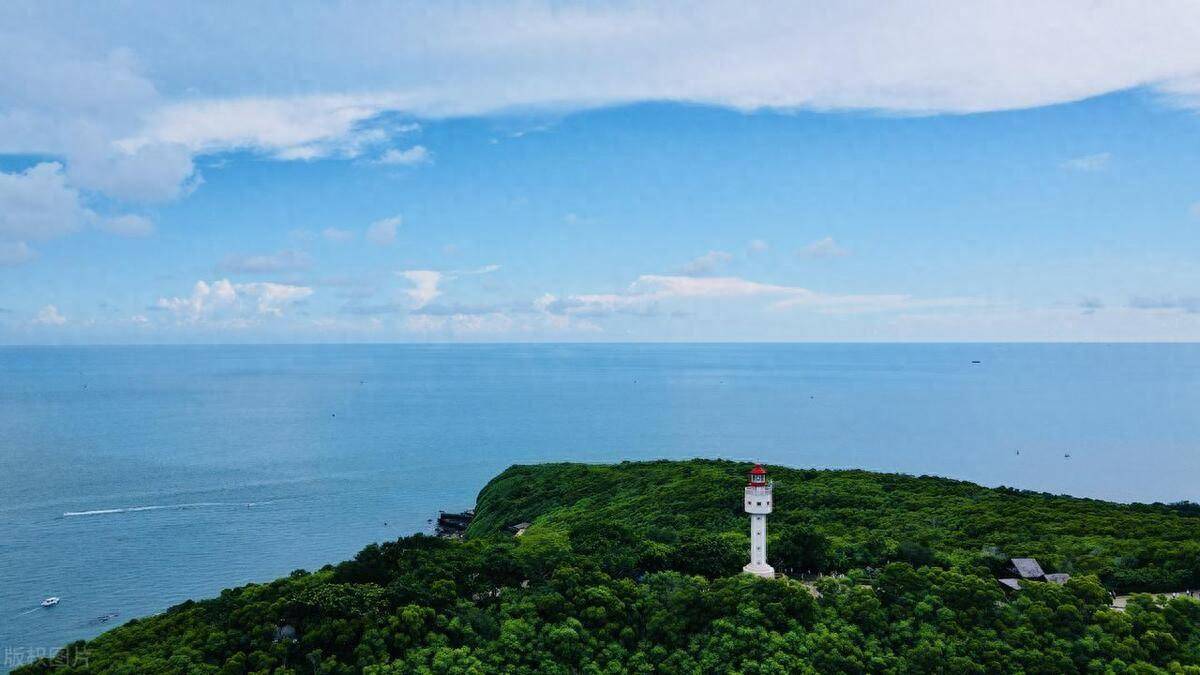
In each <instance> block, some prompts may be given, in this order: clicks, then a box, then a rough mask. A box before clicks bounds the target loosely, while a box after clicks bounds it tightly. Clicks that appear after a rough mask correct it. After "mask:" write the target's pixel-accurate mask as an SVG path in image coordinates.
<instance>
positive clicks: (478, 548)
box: [20, 460, 1200, 674]
mask: <svg viewBox="0 0 1200 675" xmlns="http://www.w3.org/2000/svg"><path fill="white" fill-rule="evenodd" d="M747 468H748V467H747V466H746V465H744V464H738V463H733V462H725V461H716V460H692V461H686V462H643V463H623V464H618V465H607V466H595V465H581V464H550V465H539V466H516V467H512V468H510V469H508V470H507V471H505V472H503V473H502V474H500V475H499V476H497V477H496V478H495V479H493V480H492V481H491V482H490V483H489V484H488V485H487V486H486V487H485V488H484V489H483V491H482V492H481V493H480V495H479V499H478V505H477V515H476V518H475V520H474V522H473V523H472V524H471V526H470V528H469V530H468V532H467V537H466V538H465V539H464V540H461V541H458V540H445V539H437V538H433V537H428V536H423V535H414V536H411V537H405V538H403V539H400V540H398V541H394V542H388V543H384V544H372V545H370V546H367V547H366V548H364V549H363V550H362V551H361V552H360V553H359V554H358V555H357V556H356V557H355V558H354V559H353V560H350V561H346V562H343V563H341V564H338V565H335V566H327V567H325V568H323V569H321V570H318V571H316V572H312V573H309V572H304V571H297V572H294V573H293V574H292V575H291V576H290V577H287V578H284V579H279V580H276V581H273V582H270V583H266V584H251V585H247V586H243V587H241V588H237V589H231V590H226V591H224V592H222V593H221V595H220V596H219V597H217V598H212V599H209V600H203V601H199V602H192V601H189V602H186V603H183V604H181V605H178V606H176V607H173V608H172V609H170V610H168V611H167V612H165V613H163V614H161V615H158V616H154V617H150V618H147V619H142V620H133V621H130V622H129V623H127V624H125V625H123V626H121V627H118V628H116V629H113V630H110V631H108V632H107V633H104V634H103V635H101V636H99V637H97V638H95V639H93V640H91V641H88V642H80V643H75V644H73V645H70V646H69V647H67V648H66V650H65V652H64V654H63V655H61V656H60V658H58V659H56V660H47V661H43V662H39V663H36V664H33V665H31V666H29V667H27V668H25V669H23V670H22V671H20V672H22V673H38V672H50V671H51V670H53V671H54V672H78V673H83V672H112V673H147V672H149V673H157V672H163V673H167V672H171V673H266V672H281V673H310V672H317V673H358V672H366V673H378V674H383V673H490V672H512V673H535V672H536V673H542V672H547V673H625V672H647V673H649V672H663V673H726V672H740V673H785V672H799V673H838V672H844V673H868V672H870V673H876V672H885V673H888V672H890V673H908V672H964V673H993V672H1012V673H1017V672H1021V673H1063V672H1097V673H1106V672H1111V673H1155V672H1187V673H1197V674H1200V602H1196V601H1194V600H1191V599H1186V598H1176V599H1171V600H1164V599H1162V598H1156V597H1153V596H1150V595H1136V596H1134V599H1133V601H1132V602H1130V603H1129V606H1128V607H1127V608H1126V610H1125V611H1117V610H1115V609H1112V608H1110V607H1109V602H1110V596H1109V592H1108V591H1109V590H1120V591H1154V590H1175V589H1179V588H1185V587H1192V586H1200V583H1198V582H1200V515H1198V514H1197V513H1196V511H1195V510H1194V509H1191V508H1189V507H1187V506H1186V505H1185V506H1182V507H1180V506H1169V505H1161V504H1159V505H1121V504H1113V503H1108V502H1102V501H1096V500H1085V499H1076V498H1071V497H1064V496H1054V495H1046V494H1039V493H1030V492H1021V491H1017V490H1010V489H1003V488H1001V489H989V488H983V487H980V486H978V485H973V484H970V483H965V482H960V481H952V480H947V479H942V478H932V477H912V476H901V475H894V474H875V473H868V472H863V471H811V470H810V471H805V470H790V469H779V468H774V467H772V469H771V474H772V478H774V479H775V480H776V485H775V495H776V497H775V502H776V509H775V512H774V514H772V515H771V517H770V525H769V531H768V533H769V541H770V545H769V551H770V555H771V558H772V559H771V562H772V564H773V565H775V566H776V569H777V570H780V571H782V572H785V573H786V575H787V576H789V577H791V578H780V579H776V580H763V579H758V578H756V577H752V576H749V575H744V574H739V573H738V572H739V571H740V568H741V565H743V564H744V563H745V562H746V551H747V547H748V533H747V531H748V525H747V521H746V517H745V514H743V513H742V511H741V503H742V502H741V494H740V490H741V486H742V485H743V484H744V481H745V470H746V469H747ZM522 521H528V522H531V523H532V526H531V527H530V528H529V529H528V530H526V532H525V533H524V534H523V535H522V536H520V537H512V536H511V535H510V534H508V533H507V531H506V528H507V526H508V525H511V524H513V523H517V522H522ZM1008 557H1037V558H1038V559H1039V560H1041V561H1042V563H1043V565H1044V566H1045V567H1046V568H1047V569H1048V570H1051V569H1052V570H1054V571H1066V572H1070V573H1072V575H1073V576H1072V579H1071V580H1070V581H1069V582H1068V583H1067V584H1065V585H1057V584H1051V583H1039V582H1030V583H1026V584H1024V588H1023V589H1022V590H1021V591H1019V592H1016V593H1013V592H1009V591H1005V590H1004V589H1002V588H1001V587H1000V585H999V584H997V583H996V581H995V573H996V571H998V570H999V568H1000V566H1001V565H1002V564H1003V561H1004V560H1005V559H1006V558H1008ZM818 573H819V574H820V575H821V576H808V575H810V574H811V575H816V574H818Z"/></svg>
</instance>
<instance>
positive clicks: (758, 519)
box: [742, 464, 775, 579]
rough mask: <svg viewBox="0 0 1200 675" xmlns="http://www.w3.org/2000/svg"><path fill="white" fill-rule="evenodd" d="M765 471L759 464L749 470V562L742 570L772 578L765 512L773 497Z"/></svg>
mask: <svg viewBox="0 0 1200 675" xmlns="http://www.w3.org/2000/svg"><path fill="white" fill-rule="evenodd" d="M771 492H772V489H771V482H770V481H768V480H767V471H766V469H764V468H762V465H761V464H755V465H754V468H753V469H751V470H750V481H749V482H748V483H746V499H745V503H746V513H749V514H750V564H749V565H746V566H745V567H743V568H742V571H744V572H748V573H750V574H757V575H758V576H760V577H766V578H768V579H771V578H774V576H775V568H773V567H771V566H770V565H768V564H767V514H768V513H770V512H771V508H772V502H773V501H774V497H773V495H772V494H771Z"/></svg>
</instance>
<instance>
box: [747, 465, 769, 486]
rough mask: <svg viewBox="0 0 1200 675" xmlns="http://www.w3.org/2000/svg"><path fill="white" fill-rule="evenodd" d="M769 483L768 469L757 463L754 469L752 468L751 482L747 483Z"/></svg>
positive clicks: (759, 484) (760, 484)
mask: <svg viewBox="0 0 1200 675" xmlns="http://www.w3.org/2000/svg"><path fill="white" fill-rule="evenodd" d="M766 484H767V470H766V469H764V468H762V464H755V465H754V468H753V469H750V482H749V483H747V485H758V486H763V485H766Z"/></svg>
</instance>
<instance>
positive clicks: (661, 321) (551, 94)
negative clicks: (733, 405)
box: [0, 3, 1200, 344]
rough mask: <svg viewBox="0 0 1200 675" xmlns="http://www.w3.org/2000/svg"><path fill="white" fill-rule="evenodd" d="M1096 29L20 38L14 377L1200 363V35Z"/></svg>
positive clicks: (15, 92)
mask: <svg viewBox="0 0 1200 675" xmlns="http://www.w3.org/2000/svg"><path fill="white" fill-rule="evenodd" d="M1071 5H1072V3H1063V4H1062V5H1061V7H1058V6H1056V7H1055V8H1053V9H1051V10H1044V8H1038V6H1036V5H1030V6H1029V7H1028V8H1026V9H1027V11H1026V12H1024V13H1022V14H1021V16H1020V17H1015V18H1014V13H1013V12H1012V10H1011V9H1009V10H1008V11H1006V10H1005V8H1004V7H1003V6H1002V5H998V4H997V5H993V4H991V3H979V4H978V5H977V6H976V7H975V9H977V10H978V14H979V16H977V17H964V16H956V15H950V16H947V15H945V14H944V12H943V11H942V10H941V9H940V8H939V3H929V4H923V3H909V4H908V5H906V10H907V11H905V12H904V14H903V16H879V17H875V16H865V15H866V14H869V13H870V12H866V13H864V12H858V13H855V12H853V11H848V12H846V14H844V15H837V14H838V12H835V11H832V10H830V11H813V10H812V8H808V7H803V6H802V7H800V8H799V9H797V8H796V6H794V5H790V6H787V7H783V8H780V7H778V6H773V5H771V4H769V3H764V4H761V5H753V7H754V9H755V10H757V11H751V12H749V13H748V16H747V17H743V16H737V17H730V16H728V15H727V14H726V10H724V9H723V7H722V6H721V5H719V4H714V5H707V4H704V3H701V5H699V9H697V10H696V11H695V14H696V16H692V17H690V18H688V19H687V20H685V19H683V18H681V16H682V14H681V13H680V11H672V10H679V8H678V7H675V6H674V5H670V4H664V5H661V6H660V7H659V9H658V10H657V11H650V10H646V9H645V8H639V7H637V6H634V5H623V4H608V3H601V4H596V5H590V6H574V5H571V4H569V3H567V4H563V3H559V4H555V5H538V4H529V3H523V4H519V5H505V4H488V5H479V4H455V5H441V6H428V7H421V6H419V5H411V4H410V5H387V6H381V5H360V6H358V7H356V8H349V9H347V8H342V9H332V8H329V7H328V6H322V5H301V6H300V9H299V10H298V11H295V12H287V11H284V10H283V9H282V8H280V7H272V6H271V5H269V4H266V3H264V4H262V5H259V6H257V7H256V8H254V9H253V10H250V11H252V12H253V14H239V15H230V14H228V13H227V10H221V9H219V8H212V7H209V8H193V9H189V10H186V11H182V12H174V13H169V14H168V15H163V14H162V12H163V10H161V9H158V8H154V7H153V6H142V7H139V6H137V4H136V3H134V4H130V5H128V6H126V7H125V8H124V9H123V10H122V12H121V13H116V12H107V13H103V14H97V13H96V11H97V10H96V9H95V8H92V7H90V6H88V5H82V4H79V5H73V4H65V5H59V6H56V7H51V8H49V9H43V8H42V7H41V6H38V5H29V6H20V4H19V3H15V4H14V5H10V6H8V7H7V8H6V9H3V10H0V12H2V13H4V14H7V15H8V16H7V17H5V19H6V20H4V21H2V22H0V25H3V26H5V28H2V29H0V38H5V39H0V63H6V64H8V66H7V68H8V71H7V72H6V71H5V68H6V66H0V81H7V82H8V83H9V84H7V85H2V84H0V342H3V343H13V344H58V343H158V342H296V341H299V342H340V341H444V340H462V341H544V340H569V341H592V340H598V341H605V340H613V341H640V340H698V341H721V340H802V341H806V340H820V341H837V340H855V341H941V340H968V341H970V340H985V341H993V340H994V341H1007V340H1022V341H1023V340H1038V341H1041V340H1087V341H1093V340H1098V341H1105V340H1196V339H1200V266H1198V265H1197V260H1200V255H1198V254H1200V178H1198V177H1200V152H1198V151H1200V116H1198V115H1197V110H1198V108H1197V105H1196V101H1197V93H1196V92H1198V91H1200V84H1198V83H1200V56H1189V54H1190V53H1191V52H1194V51H1195V50H1194V49H1192V50H1187V49H1176V47H1179V46H1180V45H1185V44H1195V41H1200V13H1198V12H1197V11H1196V10H1195V5H1188V4H1186V3H1184V4H1179V5H1174V4H1171V3H1163V4H1162V5H1161V7H1159V8H1158V9H1157V10H1156V11H1154V12H1137V13H1135V15H1133V16H1125V15H1124V14H1122V12H1123V11H1124V10H1123V9H1122V7H1123V6H1120V5H1113V6H1108V5H1105V4H1103V3H1101V4H1100V5H1094V4H1089V3H1082V4H1080V5H1079V6H1078V7H1073V6H1071ZM446 7H450V9H446ZM814 7H815V6H814ZM1097 7H1098V8H1099V9H1097ZM351 10H354V11H351ZM414 10H421V11H414ZM872 11H876V12H877V11H879V10H878V9H876V10H872ZM1045 11H1049V12H1053V13H1056V14H1054V15H1047V16H1044V17H1042V16H1033V17H1031V16H1029V14H1030V13H1033V14H1035V15H1036V14H1037V13H1038V12H1045ZM864 16H865V18H864ZM284 17H286V19H285V18H284ZM1039 18H1040V19H1044V20H1043V21H1041V22H1040V24H1039V27H1040V28H1041V32H1039V29H1038V28H1034V29H1030V28H1029V24H1027V23H1025V22H1027V21H1034V20H1036V19H1039ZM1064 21H1065V22H1068V23H1069V24H1070V25H1072V26H1075V27H1076V28H1077V29H1078V30H1077V31H1076V32H1075V34H1067V35H1063V34H1062V31H1061V30H1060V28H1061V26H1062V25H1063V22H1064ZM275 22H277V23H278V24H279V26H281V30H280V31H279V35H278V36H270V35H269V36H266V37H263V36H262V33H261V31H258V30H256V29H255V27H256V26H262V25H275ZM514 26H515V27H514ZM684 28H687V30H684ZM155 29H157V30H155ZM827 34H832V35H848V36H850V38H849V39H850V42H849V44H850V47H852V48H847V47H846V45H845V44H844V43H836V44H835V43H832V42H830V43H827V44H826V43H822V42H821V40H822V38H821V36H824V35H827ZM880 36H883V37H886V38H887V40H882V41H881V40H880V39H879V38H880ZM806 38H808V39H806ZM1193 39H1194V40H1193ZM346 40H349V41H350V43H347V42H346ZM981 40H984V41H987V43H988V44H989V45H990V49H987V50H981V49H980V48H978V44H979V42H980V41H981ZM1150 40H1152V42H1153V45H1155V46H1151V47H1146V46H1145V45H1146V44H1149V43H1148V42H1147V41H1150ZM481 42H482V44H481ZM814 43H815V44H814ZM218 44H219V45H221V46H218ZM797 44H802V45H804V46H802V47H798V46H795V45H797ZM889 44H890V46H889ZM1133 45H1137V46H1138V50H1137V51H1136V52H1130V51H1129V49H1130V47H1131V46H1133ZM889 50H891V51H889ZM1180 51H1182V52H1184V54H1183V55H1182V56H1181V55H1180V54H1179V53H1178V52H1180ZM914 52H921V53H924V52H928V53H927V54H926V55H925V56H921V55H920V54H918V55H916V56H913V53H914ZM1131 53H1132V54H1134V56H1132V57H1131V56H1130V54H1131ZM1189 59H1190V61H1189ZM5 75H7V76H8V77H7V78H6V77H5Z"/></svg>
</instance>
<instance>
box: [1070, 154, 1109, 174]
mask: <svg viewBox="0 0 1200 675" xmlns="http://www.w3.org/2000/svg"><path fill="white" fill-rule="evenodd" d="M1111 163H1112V153H1108V152H1097V153H1095V154H1091V155H1083V156H1081V157H1072V158H1071V159H1068V160H1066V161H1064V162H1063V163H1062V164H1060V166H1061V167H1062V168H1064V169H1067V170H1068V171H1083V172H1085V173H1092V172H1096V171H1103V170H1105V169H1107V168H1108V166H1109V164H1111Z"/></svg>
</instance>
